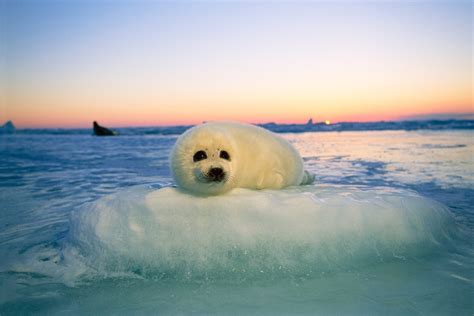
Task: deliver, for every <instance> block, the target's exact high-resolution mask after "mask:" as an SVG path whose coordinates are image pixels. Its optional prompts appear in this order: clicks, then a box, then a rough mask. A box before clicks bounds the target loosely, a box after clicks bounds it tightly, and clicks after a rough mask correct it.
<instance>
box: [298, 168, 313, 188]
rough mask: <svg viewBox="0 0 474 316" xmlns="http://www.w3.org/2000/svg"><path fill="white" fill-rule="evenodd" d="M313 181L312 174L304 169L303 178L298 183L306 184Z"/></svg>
mask: <svg viewBox="0 0 474 316" xmlns="http://www.w3.org/2000/svg"><path fill="white" fill-rule="evenodd" d="M313 182H314V174H312V173H310V172H308V171H306V170H305V171H304V175H303V180H302V181H301V184H300V185H307V184H311V183H313Z"/></svg>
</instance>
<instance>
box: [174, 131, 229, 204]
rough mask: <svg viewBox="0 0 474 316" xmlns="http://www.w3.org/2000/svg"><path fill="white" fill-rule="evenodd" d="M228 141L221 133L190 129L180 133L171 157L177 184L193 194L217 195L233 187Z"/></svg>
mask: <svg viewBox="0 0 474 316" xmlns="http://www.w3.org/2000/svg"><path fill="white" fill-rule="evenodd" d="M233 153H234V150H233V143H232V140H231V139H229V138H228V137H226V135H225V133H224V132H221V131H219V130H215V129H209V128H194V129H192V130H190V131H188V132H187V133H185V134H183V135H182V136H181V137H180V138H179V139H178V141H177V142H176V145H175V148H174V149H173V152H172V154H171V168H172V170H171V171H172V173H173V176H174V178H175V180H176V182H177V184H178V185H179V186H180V187H182V188H184V189H186V190H188V191H191V192H194V193H200V194H206V195H207V194H220V193H224V192H226V191H228V190H230V189H232V188H233V187H234V185H233V184H234V176H235V174H234V172H235V168H234V163H233V162H234V160H235V159H236V157H234V155H233Z"/></svg>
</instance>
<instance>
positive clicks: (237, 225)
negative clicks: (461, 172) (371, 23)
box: [66, 186, 454, 278]
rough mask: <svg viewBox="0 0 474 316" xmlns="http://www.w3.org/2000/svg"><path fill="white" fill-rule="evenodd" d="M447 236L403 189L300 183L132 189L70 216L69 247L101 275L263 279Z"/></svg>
mask: <svg viewBox="0 0 474 316" xmlns="http://www.w3.org/2000/svg"><path fill="white" fill-rule="evenodd" d="M453 230H454V221H453V219H452V217H451V214H450V213H449V211H448V210H447V209H446V208H445V207H444V206H442V205H440V204H439V203H437V202H434V201H432V200H429V199H427V198H424V197H421V196H419V195H417V194H416V193H414V192H411V191H404V190H395V189H381V188H379V189H376V188H370V189H369V188H360V187H351V186H300V187H293V188H288V189H285V190H279V191H273V190H264V191H252V190H245V189H236V190H233V191H232V192H230V193H229V194H225V195H220V196H209V197H198V196H193V195H189V194H187V193H184V192H181V191H179V190H178V189H176V188H163V189H158V190H153V189H150V188H144V187H136V188H132V189H129V190H126V191H123V192H120V193H117V194H114V195H111V196H107V197H105V198H102V199H100V200H98V201H96V202H95V203H93V204H90V205H87V206H85V207H83V208H82V209H81V210H79V211H76V212H74V213H73V215H72V218H71V230H70V233H69V237H68V240H67V247H66V248H67V249H69V250H68V251H70V250H71V249H75V252H77V253H79V254H80V256H81V257H82V258H83V260H84V262H85V265H87V266H88V267H90V268H91V269H93V270H94V271H96V273H99V274H103V273H106V274H107V273H115V272H117V273H120V272H124V273H133V274H138V275H141V276H146V277H147V276H158V277H176V278H193V277H199V278H201V277H203V278H209V277H219V276H225V277H226V278H228V277H229V276H232V275H235V276H237V277H239V278H240V277H258V276H261V275H265V276H266V277H268V276H269V275H272V274H276V275H280V274H291V275H300V274H301V275H309V274H312V273H322V272H325V271H333V270H341V269H342V270H350V269H352V268H354V267H358V266H361V265H362V266H365V265H372V264H377V263H379V262H381V261H390V260H406V259H410V258H413V257H417V256H422V255H426V254H427V253H429V252H430V251H432V250H433V249H435V248H437V247H440V246H442V245H445V244H447V243H449V241H450V238H451V237H450V235H451V233H452V231H453Z"/></svg>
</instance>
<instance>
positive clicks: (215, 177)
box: [208, 168, 224, 182]
mask: <svg viewBox="0 0 474 316" xmlns="http://www.w3.org/2000/svg"><path fill="white" fill-rule="evenodd" d="M208 175H209V178H211V179H212V181H217V182H220V181H222V179H223V178H224V170H222V168H211V169H209V173H208Z"/></svg>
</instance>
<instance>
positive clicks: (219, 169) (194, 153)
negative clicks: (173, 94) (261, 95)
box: [170, 122, 314, 195]
mask: <svg viewBox="0 0 474 316" xmlns="http://www.w3.org/2000/svg"><path fill="white" fill-rule="evenodd" d="M170 159H171V161H170V166H171V173H172V175H173V178H174V180H175V181H176V183H177V185H178V186H179V187H180V188H182V189H185V190H187V191H190V192H192V193H196V194H204V195H214V194H220V193H224V192H227V191H229V190H231V189H233V188H248V189H281V188H284V187H287V186H292V185H300V184H310V183H311V182H313V180H314V176H313V175H312V174H310V173H308V172H307V171H305V170H304V169H303V160H302V159H301V157H300V155H299V153H298V152H297V151H296V149H295V148H294V147H293V146H292V145H291V144H290V143H289V142H288V141H286V140H285V139H283V138H281V137H280V136H277V135H276V134H274V133H272V132H270V131H268V130H266V129H263V128H261V127H258V126H255V125H250V124H242V123H236V122H214V123H205V124H202V125H198V126H195V127H193V128H191V129H189V130H187V131H186V132H185V133H183V134H182V135H181V136H180V137H179V138H178V140H177V141H176V144H175V145H174V148H173V150H172V152H171V157H170Z"/></svg>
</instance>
